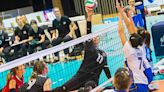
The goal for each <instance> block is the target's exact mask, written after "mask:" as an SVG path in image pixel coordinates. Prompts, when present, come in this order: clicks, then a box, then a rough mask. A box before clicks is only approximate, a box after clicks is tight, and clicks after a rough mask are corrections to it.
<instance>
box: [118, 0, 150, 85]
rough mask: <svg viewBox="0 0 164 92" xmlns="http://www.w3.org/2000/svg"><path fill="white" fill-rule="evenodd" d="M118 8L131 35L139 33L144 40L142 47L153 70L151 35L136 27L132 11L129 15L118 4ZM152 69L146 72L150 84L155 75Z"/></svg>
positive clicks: (147, 69)
mask: <svg viewBox="0 0 164 92" xmlns="http://www.w3.org/2000/svg"><path fill="white" fill-rule="evenodd" d="M118 7H119V9H118V10H119V12H120V14H121V15H122V17H123V19H124V23H125V26H126V27H127V29H128V32H129V34H133V33H137V34H139V35H140V36H141V37H142V38H143V45H142V49H143V53H144V55H145V56H146V59H147V60H148V62H149V63H148V65H149V64H151V68H152V66H153V63H152V55H151V49H150V33H149V32H148V31H146V30H145V29H144V28H141V27H136V26H135V25H134V21H133V19H132V16H131V14H132V10H129V11H128V12H127V13H125V10H124V9H122V8H121V7H120V6H119V3H118V2H117V8H118ZM127 15H128V16H127ZM151 68H149V67H148V68H146V69H145V71H144V73H145V75H146V77H147V78H148V83H149V84H150V83H151V81H152V80H153V73H152V70H151Z"/></svg>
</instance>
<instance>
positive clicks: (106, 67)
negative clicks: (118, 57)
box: [103, 57, 111, 79]
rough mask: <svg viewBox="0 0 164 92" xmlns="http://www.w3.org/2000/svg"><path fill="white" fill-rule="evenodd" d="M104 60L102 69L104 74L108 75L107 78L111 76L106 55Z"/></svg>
mask: <svg viewBox="0 0 164 92" xmlns="http://www.w3.org/2000/svg"><path fill="white" fill-rule="evenodd" d="M104 61H105V65H104V68H103V69H104V71H105V74H106V76H107V77H108V79H110V78H111V74H110V70H109V67H108V64H107V57H105V58H104Z"/></svg>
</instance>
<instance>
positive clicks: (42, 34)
mask: <svg viewBox="0 0 164 92" xmlns="http://www.w3.org/2000/svg"><path fill="white" fill-rule="evenodd" d="M45 37H46V36H45V34H44V30H43V29H41V39H40V41H39V43H42V42H44V41H45Z"/></svg>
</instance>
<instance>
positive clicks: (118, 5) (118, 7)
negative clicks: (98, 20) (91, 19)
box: [116, 0, 124, 12]
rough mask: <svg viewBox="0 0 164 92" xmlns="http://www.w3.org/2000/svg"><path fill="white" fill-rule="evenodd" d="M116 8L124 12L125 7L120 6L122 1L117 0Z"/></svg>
mask: <svg viewBox="0 0 164 92" xmlns="http://www.w3.org/2000/svg"><path fill="white" fill-rule="evenodd" d="M116 8H117V10H118V11H119V12H123V11H124V8H123V7H121V6H120V3H119V2H118V0H116Z"/></svg>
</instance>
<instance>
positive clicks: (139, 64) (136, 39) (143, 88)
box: [117, 4, 150, 92]
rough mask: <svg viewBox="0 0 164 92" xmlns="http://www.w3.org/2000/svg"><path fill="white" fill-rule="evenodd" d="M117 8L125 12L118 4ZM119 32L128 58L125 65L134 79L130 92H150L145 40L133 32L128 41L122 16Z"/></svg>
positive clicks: (120, 17)
mask: <svg viewBox="0 0 164 92" xmlns="http://www.w3.org/2000/svg"><path fill="white" fill-rule="evenodd" d="M117 8H118V10H119V11H120V12H123V9H122V8H120V6H119V5H118V4H117ZM118 31H119V35H120V38H121V41H122V44H123V46H124V47H123V51H124V55H125V58H126V61H125V64H126V67H127V68H128V69H129V71H130V72H131V77H132V79H133V84H132V85H131V88H130V92H148V84H149V81H148V78H147V76H146V75H145V73H144V71H145V69H147V68H150V65H149V63H148V61H147V59H146V56H145V54H144V51H143V47H142V46H143V39H142V37H141V36H140V35H138V34H137V33H135V32H132V33H131V36H130V38H129V40H128V41H127V40H126V36H125V34H124V28H123V25H122V15H121V14H120V16H119V24H118ZM131 31H133V30H131Z"/></svg>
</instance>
